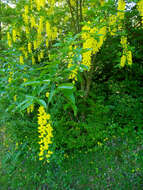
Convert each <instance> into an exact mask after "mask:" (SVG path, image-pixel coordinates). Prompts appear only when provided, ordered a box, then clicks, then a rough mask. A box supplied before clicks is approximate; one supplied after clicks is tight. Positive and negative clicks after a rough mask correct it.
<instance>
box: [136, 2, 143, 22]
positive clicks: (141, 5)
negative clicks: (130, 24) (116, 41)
mask: <svg viewBox="0 0 143 190" xmlns="http://www.w3.org/2000/svg"><path fill="white" fill-rule="evenodd" d="M137 9H138V11H139V12H140V15H141V21H142V24H143V0H140V1H139V2H138V4H137Z"/></svg>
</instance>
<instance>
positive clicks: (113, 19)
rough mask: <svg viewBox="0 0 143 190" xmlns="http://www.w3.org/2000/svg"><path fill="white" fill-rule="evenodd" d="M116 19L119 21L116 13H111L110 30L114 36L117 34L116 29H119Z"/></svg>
mask: <svg viewBox="0 0 143 190" xmlns="http://www.w3.org/2000/svg"><path fill="white" fill-rule="evenodd" d="M116 21H117V16H116V15H111V16H110V17H109V32H110V34H111V35H112V36H114V35H115V34H116V31H117V28H116Z"/></svg>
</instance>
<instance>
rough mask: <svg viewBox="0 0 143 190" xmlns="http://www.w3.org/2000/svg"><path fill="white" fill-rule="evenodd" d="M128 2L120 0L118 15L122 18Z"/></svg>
mask: <svg viewBox="0 0 143 190" xmlns="http://www.w3.org/2000/svg"><path fill="white" fill-rule="evenodd" d="M125 7H126V3H125V0H118V8H117V11H118V12H117V17H118V19H120V20H123V19H124V15H125V13H124V11H125Z"/></svg>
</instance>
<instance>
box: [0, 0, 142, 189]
mask: <svg viewBox="0 0 143 190" xmlns="http://www.w3.org/2000/svg"><path fill="white" fill-rule="evenodd" d="M12 5H13V6H12ZM11 6H12V7H11ZM1 7H2V13H1V14H2V15H1V18H2V19H1V25H0V26H1V30H0V38H1V42H0V43H1V47H0V50H1V52H0V120H1V122H0V127H1V133H2V135H3V138H2V143H3V145H2V146H3V148H4V153H2V154H5V152H7V154H6V156H4V157H5V158H4V159H3V162H2V166H3V168H7V167H8V168H9V169H8V170H7V171H6V172H5V175H7V176H8V178H9V179H10V178H11V177H12V176H14V175H15V174H16V177H15V178H14V180H13V182H12V183H11V184H10V185H11V188H12V189H22V188H23V185H25V189H29V187H30V189H31V188H33V189H36V188H39V185H40V184H47V183H51V184H52V183H53V182H52V177H51V178H50V175H51V176H53V174H51V173H50V172H51V170H54V171H56V172H57V173H58V171H59V170H60V168H61V167H62V161H63V160H64V159H67V158H69V157H71V154H73V152H78V151H79V150H80V151H83V152H84V151H85V152H86V151H87V152H88V151H89V150H90V149H93V148H94V147H95V146H99V147H102V145H104V143H105V142H106V141H108V139H111V138H112V137H115V136H122V135H126V136H128V135H131V134H134V133H137V134H138V135H142V126H143V120H142V115H143V109H142V108H143V98H142V94H143V85H142V74H143V57H142V55H143V49H142V46H143V36H142V32H143V1H142V0H140V1H135V0H134V1H125V0H118V1H115V0H108V1H104V0H100V1H97V0H67V1H66V0H64V1H61V0H57V1H55V0H48V1H46V0H40V1H39V0H21V1H11V2H10V3H9V4H7V3H5V2H1ZM16 166H18V167H16ZM53 166H54V168H53ZM21 172H22V173H21ZM19 173H21V174H19ZM56 175H57V174H56ZM23 178H26V179H25V180H23ZM48 180H49V181H48ZM50 180H51V181H50ZM19 181H21V182H19ZM22 181H23V182H22ZM55 185H56V183H55ZM52 188H53V189H58V187H56V186H54V185H53V187H52ZM62 188H64V187H62ZM65 188H66V187H65Z"/></svg>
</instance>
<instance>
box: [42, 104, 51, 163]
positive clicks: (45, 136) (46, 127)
mask: <svg viewBox="0 0 143 190" xmlns="http://www.w3.org/2000/svg"><path fill="white" fill-rule="evenodd" d="M38 112H39V113H38V124H39V127H38V132H39V139H40V141H39V144H40V153H39V160H43V159H44V157H46V158H47V159H48V158H49V157H50V156H51V154H52V153H53V152H52V151H50V150H49V147H50V144H52V137H53V133H52V131H53V128H52V126H51V121H50V117H51V116H50V114H47V113H46V112H45V109H44V107H43V106H40V107H39V110H38Z"/></svg>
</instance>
